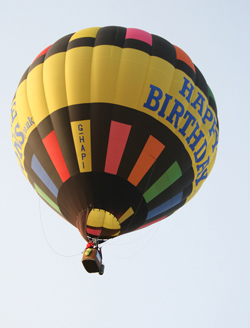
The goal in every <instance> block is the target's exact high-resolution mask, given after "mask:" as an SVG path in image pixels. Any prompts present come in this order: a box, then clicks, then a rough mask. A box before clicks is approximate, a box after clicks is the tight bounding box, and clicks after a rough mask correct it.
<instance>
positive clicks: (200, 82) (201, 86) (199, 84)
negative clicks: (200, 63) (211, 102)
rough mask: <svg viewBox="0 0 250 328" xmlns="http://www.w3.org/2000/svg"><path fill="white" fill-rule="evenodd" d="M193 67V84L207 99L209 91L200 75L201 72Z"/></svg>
mask: <svg viewBox="0 0 250 328" xmlns="http://www.w3.org/2000/svg"><path fill="white" fill-rule="evenodd" d="M194 67H195V71H196V79H195V84H196V86H197V87H198V88H199V89H200V90H201V91H202V92H203V93H204V94H205V96H206V97H207V99H208V98H209V89H208V86H207V82H206V80H205V78H204V76H203V75H202V73H201V71H200V70H199V68H198V67H197V66H195V65H194Z"/></svg>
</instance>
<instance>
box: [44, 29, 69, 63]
mask: <svg viewBox="0 0 250 328" xmlns="http://www.w3.org/2000/svg"><path fill="white" fill-rule="evenodd" d="M73 34H74V33H72V34H68V35H66V36H64V37H62V38H61V39H59V40H58V41H56V42H55V43H54V44H52V46H51V47H50V48H49V50H48V52H47V54H46V56H45V60H46V59H47V58H49V57H50V56H52V55H55V54H57V53H59V52H65V51H67V47H68V43H69V40H70V38H71V37H72V35H73Z"/></svg>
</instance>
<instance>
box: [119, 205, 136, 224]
mask: <svg viewBox="0 0 250 328" xmlns="http://www.w3.org/2000/svg"><path fill="white" fill-rule="evenodd" d="M133 214H134V210H133V209H132V207H130V208H129V209H128V210H127V211H126V212H125V213H124V214H123V215H122V216H121V217H120V219H119V222H120V224H121V223H122V222H124V221H125V220H127V219H128V218H129V217H130V216H131V215H133Z"/></svg>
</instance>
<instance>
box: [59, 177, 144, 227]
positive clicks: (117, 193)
mask: <svg viewBox="0 0 250 328" xmlns="http://www.w3.org/2000/svg"><path fill="white" fill-rule="evenodd" d="M75 200H76V201H75ZM65 202H66V206H65ZM58 204H59V207H60V209H61V211H62V213H63V215H65V217H72V216H73V217H76V215H77V214H78V213H79V212H81V210H82V209H86V208H87V207H90V208H91V207H92V208H99V209H103V210H105V211H108V212H110V213H112V214H113V215H114V216H115V217H117V218H119V217H121V216H122V215H123V214H124V213H125V212H126V211H127V210H128V209H129V208H130V207H132V208H133V210H134V212H135V214H136V217H134V216H135V215H133V216H131V218H129V219H127V220H126V221H124V222H123V223H122V225H121V227H122V229H121V231H125V230H127V228H128V227H129V228H130V229H132V230H134V229H135V228H137V227H139V226H140V225H142V224H143V222H144V221H145V218H146V215H147V205H146V203H145V200H144V198H143V197H142V195H141V193H140V192H139V191H138V190H137V188H136V187H134V186H133V185H131V184H130V183H129V182H128V181H126V180H124V179H122V178H120V177H119V176H116V175H113V174H108V173H104V172H87V173H81V174H78V175H76V176H74V177H71V178H69V179H68V180H67V181H66V182H65V183H64V184H63V186H62V187H61V189H60V191H59V194H58ZM137 215H138V217H137Z"/></svg>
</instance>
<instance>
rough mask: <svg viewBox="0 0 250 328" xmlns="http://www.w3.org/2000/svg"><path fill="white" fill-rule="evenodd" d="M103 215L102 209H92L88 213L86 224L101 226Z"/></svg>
mask: <svg viewBox="0 0 250 328" xmlns="http://www.w3.org/2000/svg"><path fill="white" fill-rule="evenodd" d="M104 217H105V211H104V210H99V209H93V210H91V211H90V213H89V216H88V220H87V225H89V226H91V227H96V228H99V227H102V226H103V222H104Z"/></svg>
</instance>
